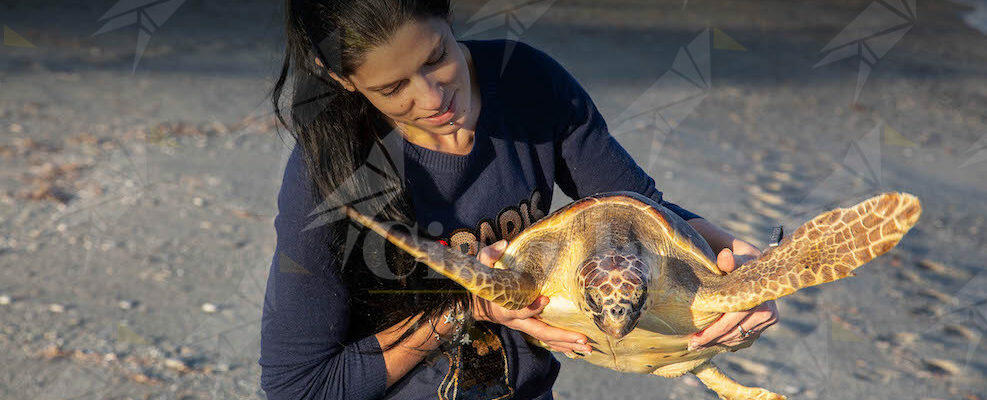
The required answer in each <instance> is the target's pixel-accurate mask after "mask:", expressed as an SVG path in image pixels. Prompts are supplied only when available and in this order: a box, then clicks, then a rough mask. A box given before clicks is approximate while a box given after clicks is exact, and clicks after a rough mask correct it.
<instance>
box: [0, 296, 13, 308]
mask: <svg viewBox="0 0 987 400" xmlns="http://www.w3.org/2000/svg"><path fill="white" fill-rule="evenodd" d="M11 301H13V300H11V298H10V296H7V295H3V296H0V306H5V305H8V304H10V302H11Z"/></svg>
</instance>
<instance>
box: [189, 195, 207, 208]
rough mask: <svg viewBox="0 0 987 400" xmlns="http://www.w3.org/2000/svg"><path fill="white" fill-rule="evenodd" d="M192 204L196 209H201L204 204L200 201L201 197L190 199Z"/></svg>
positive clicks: (203, 201)
mask: <svg viewBox="0 0 987 400" xmlns="http://www.w3.org/2000/svg"><path fill="white" fill-rule="evenodd" d="M192 204H194V205H195V206H196V207H202V205H203V204H205V200H202V198H201V197H196V198H194V199H192Z"/></svg>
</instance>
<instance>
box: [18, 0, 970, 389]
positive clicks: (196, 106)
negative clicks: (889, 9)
mask: <svg viewBox="0 0 987 400" xmlns="http://www.w3.org/2000/svg"><path fill="white" fill-rule="evenodd" d="M539 4H541V5H543V6H544V7H541V8H539V7H538V5H539ZM875 4H877V5H875ZM111 5H112V4H111V3H106V2H103V3H101V4H93V5H75V6H65V5H61V4H57V3H56V2H50V1H44V2H18V3H17V4H9V5H7V4H5V5H4V8H5V10H4V13H3V18H2V19H0V23H2V24H4V25H5V26H6V29H5V41H4V43H5V46H4V47H3V51H2V52H0V66H2V68H0V132H2V135H0V232H2V234H0V266H2V268H0V364H2V365H4V368H2V369H0V397H2V398H39V399H46V398H100V399H102V398H120V399H124V398H162V399H164V398H168V399H172V398H183V399H200V398H201V399H205V398H259V397H262V394H261V392H260V390H259V374H260V368H259V367H258V366H257V363H256V361H257V357H258V349H259V319H260V305H261V301H262V299H263V290H264V285H265V281H266V277H267V270H268V268H269V266H270V260H271V256H272V253H273V248H274V240H275V237H274V230H273V226H272V222H273V218H274V215H275V212H276V204H275V200H276V194H277V189H278V186H279V183H280V178H281V172H282V168H283V165H284V161H285V156H286V154H287V153H286V152H287V151H288V150H289V147H287V146H286V145H285V144H284V143H282V142H281V141H280V140H279V139H278V137H277V136H276V135H275V134H274V130H273V127H274V124H273V121H272V120H271V117H270V107H269V106H268V102H267V100H266V98H265V95H266V91H267V90H268V89H269V88H270V86H271V83H272V81H273V76H274V75H273V74H274V72H275V71H276V70H277V68H278V65H279V64H278V61H279V59H278V57H279V53H280V49H279V40H280V39H279V38H280V33H279V31H280V25H279V21H280V14H279V11H278V10H277V7H276V6H273V5H269V4H265V3H262V2H250V3H242V2H186V3H183V4H180V7H179V8H178V9H177V10H176V11H175V13H174V14H173V15H172V16H171V17H170V18H168V19H167V20H166V21H165V22H164V23H162V24H159V25H160V26H158V27H157V28H156V30H155V31H154V32H153V34H152V35H151V38H150V40H149V42H148V44H147V47H146V49H145V51H144V52H143V53H142V56H141V57H140V59H139V62H138V63H137V66H136V68H134V64H135V46H136V41H137V36H138V34H137V30H136V27H135V26H130V27H126V28H121V29H118V30H114V31H111V32H107V33H103V34H100V35H96V36H93V33H94V32H96V31H97V30H99V29H100V27H102V26H103V24H104V23H105V22H106V21H100V18H101V17H102V16H103V15H104V14H105V13H106V12H107V10H109V7H110V6H111ZM483 6H484V3H483V2H456V3H455V10H456V20H455V21H456V22H455V24H454V27H455V29H456V31H457V32H458V33H459V34H460V37H461V38H463V39H468V38H494V37H511V38H520V39H521V40H523V41H525V42H527V43H529V44H532V45H534V46H535V47H537V48H539V49H542V50H543V51H545V52H547V53H548V54H550V55H552V56H553V57H555V58H556V59H557V60H558V61H559V62H560V63H562V64H563V65H564V66H565V67H566V68H567V69H568V70H569V71H570V72H571V73H572V74H573V75H574V76H575V77H576V78H577V80H578V81H579V82H580V83H581V84H582V85H583V86H584V88H585V89H586V90H587V91H588V92H589V93H590V95H591V96H592V97H593V99H594V101H595V102H596V104H597V106H598V107H599V109H600V111H601V113H602V114H603V115H604V117H605V118H606V120H607V122H608V126H610V128H611V131H612V132H614V134H615V135H616V136H617V137H618V140H620V141H621V143H623V144H624V145H625V146H626V147H627V148H628V150H629V151H630V152H631V153H632V155H634V156H635V158H636V159H637V160H638V161H639V163H640V164H641V165H642V167H645V168H646V170H647V171H648V172H649V173H650V174H651V175H652V176H653V177H654V178H655V180H656V181H657V184H658V187H659V188H660V189H661V190H663V191H664V192H665V193H666V196H667V198H668V199H669V200H672V201H674V202H677V203H678V204H680V205H682V206H684V207H686V208H688V209H690V210H693V211H695V212H697V213H699V214H701V215H703V216H704V217H706V218H707V219H709V220H711V221H713V222H714V223H717V224H719V225H721V226H723V227H725V228H727V229H729V230H730V231H731V232H734V233H735V234H736V235H738V236H740V237H743V238H746V239H748V240H750V241H752V242H753V243H755V244H757V245H759V246H762V247H763V246H764V245H765V240H766V239H767V237H768V236H769V233H770V229H771V227H772V226H774V225H779V224H781V225H784V226H785V227H786V229H787V230H788V231H789V232H791V231H793V230H794V228H795V227H797V226H798V224H799V223H801V222H802V221H804V220H805V219H807V218H808V217H810V216H812V215H814V214H815V213H817V212H819V211H822V210H824V209H827V208H830V207H832V206H836V205H849V204H853V203H855V202H856V201H859V200H861V199H863V198H865V197H869V196H870V195H873V194H876V193H879V192H882V191H892V190H893V191H905V192H909V193H913V194H915V195H917V196H919V198H920V199H921V200H922V202H923V206H924V212H923V215H922V219H921V221H920V222H919V223H918V225H917V226H916V227H915V228H914V229H913V230H912V231H911V233H909V234H908V235H907V236H906V237H905V238H904V239H903V240H902V241H901V243H900V244H899V245H898V246H897V247H896V248H894V249H893V250H892V251H891V252H890V253H889V254H887V255H885V256H883V257H881V258H879V259H877V260H875V261H873V262H871V263H870V264H868V265H867V266H865V267H864V268H862V269H861V270H859V273H858V276H857V277H856V278H852V279H847V280H843V281H839V282H836V283H831V284H827V285H824V286H822V287H817V288H812V289H807V290H803V291H801V292H799V293H797V294H795V295H792V296H789V297H787V298H785V299H782V300H780V301H779V302H778V304H779V308H780V311H781V322H780V323H779V324H778V325H776V326H775V327H773V328H771V329H770V330H768V331H767V332H766V333H765V334H763V335H762V337H761V339H760V340H759V341H758V343H756V344H755V345H754V346H753V347H751V348H749V349H745V350H743V351H740V352H737V353H731V354H727V355H725V356H722V357H719V358H718V360H719V361H720V365H721V366H722V367H724V370H725V371H727V372H728V373H729V374H730V375H732V376H734V377H735V378H736V379H737V380H739V381H740V382H742V383H745V384H751V385H762V386H764V387H766V388H769V389H771V390H774V391H777V392H779V393H782V394H786V395H789V396H790V397H792V398H806V399H827V398H829V399H844V398H848V399H868V398H873V399H885V398H887V399H936V398H941V399H946V398H949V399H980V398H984V397H987V394H985V393H987V383H985V382H987V376H985V375H987V359H985V358H984V356H983V354H984V352H983V347H984V343H983V342H984V341H983V340H982V337H983V336H984V334H985V332H987V320H985V317H984V316H985V312H987V309H985V306H984V305H983V303H984V299H985V298H987V289H985V288H987V272H985V270H984V262H983V260H984V259H987V251H985V250H984V249H985V241H987V240H985V234H984V232H985V230H987V224H985V218H987V205H985V202H984V201H983V199H984V198H985V197H987V183H985V180H984V176H987V135H985V134H987V128H985V126H987V111H985V110H987V107H985V106H987V85H985V84H984V83H985V77H987V46H985V44H987V41H985V39H984V36H982V35H981V33H980V32H978V31H977V30H975V29H972V28H970V27H967V26H966V25H964V24H963V20H962V14H963V12H965V10H968V8H966V7H964V6H961V5H956V4H952V3H935V4H933V3H927V2H919V4H918V6H917V9H916V10H914V12H910V13H909V12H903V13H901V14H900V15H899V14H896V15H899V17H897V18H899V19H897V20H895V19H894V18H891V17H887V15H888V14H887V13H884V14H880V12H879V11H880V10H877V11H876V12H878V13H877V14H873V13H872V14H870V15H871V16H866V17H860V20H861V21H863V28H860V30H859V32H863V33H854V34H857V36H853V35H850V39H849V40H856V39H859V38H863V37H868V36H867V35H868V33H867V32H868V30H867V29H870V28H873V27H877V28H875V29H877V31H881V30H884V29H885V28H887V26H893V27H898V28H899V29H903V30H904V32H903V35H902V36H901V37H900V38H899V39H898V40H897V41H890V43H892V45H891V46H890V47H888V48H887V49H885V50H886V51H883V52H882V53H883V54H882V55H881V56H880V57H878V60H877V61H876V63H874V64H873V67H872V70H871V72H870V74H869V75H868V76H867V77H866V80H865V82H864V83H863V84H862V85H861V86H860V89H859V94H857V92H858V76H859V75H858V71H859V69H860V57H858V56H856V53H853V54H852V55H851V57H848V58H844V59H841V60H837V61H833V62H829V63H820V62H821V61H822V60H824V58H825V57H826V56H827V55H829V54H830V53H831V52H832V51H836V50H826V51H822V50H823V49H824V48H825V47H826V46H827V44H829V43H830V42H831V41H832V40H834V38H841V37H842V36H840V35H839V34H840V32H841V30H843V29H844V28H845V27H847V26H848V24H850V23H851V21H854V20H855V18H857V17H858V15H863V14H865V13H867V12H868V10H869V9H870V8H869V7H883V6H881V5H880V4H878V3H870V2H865V1H853V2H813V3H808V4H803V3H791V2H781V1H776V2H729V3H724V2H711V1H685V2H669V3H662V4H659V5H656V4H654V2H650V1H638V2H632V1H626V2H609V3H606V4H602V2H592V1H566V2H551V1H548V2H540V3H536V4H534V5H532V6H529V7H524V8H520V9H518V10H517V11H516V12H515V13H514V17H515V18H514V19H512V21H513V22H511V24H512V25H510V26H512V29H507V28H505V25H504V24H503V23H493V22H490V27H492V29H489V30H485V27H487V25H485V24H486V23H488V22H489V21H494V20H492V19H490V20H487V19H485V16H486V15H485V14H484V11H483V8H482V7H483ZM487 7H493V8H495V9H496V8H497V7H496V3H491V4H490V5H488V6H487ZM873 15H878V16H877V17H874V16H873ZM905 17H908V18H911V19H908V18H905ZM492 18H501V19H503V18H505V17H504V16H500V17H497V16H494V17H492ZM887 21H891V22H892V23H891V25H882V24H885V23H886V22H887ZM902 21H904V22H902ZM850 30H851V31H853V30H856V27H854V28H853V29H850ZM14 34H16V36H15V35H14ZM882 40H883V39H875V40H872V41H871V43H870V44H869V46H871V48H872V51H873V49H874V48H878V47H880V46H879V44H880V43H889V42H888V41H882ZM839 44H840V43H837V45H839ZM683 48H686V49H689V51H683V50H682V49H683ZM817 64H822V65H818V66H817ZM855 98H856V101H855ZM656 121H657V122H656ZM554 200H555V201H554V206H556V207H557V206H560V205H562V204H565V202H566V201H567V199H565V198H564V195H562V194H561V193H556V196H555V199H554ZM559 358H560V360H561V361H562V363H563V367H562V371H561V373H560V376H559V379H558V381H557V384H556V386H555V393H556V398H558V399H600V398H608V399H623V398H670V399H697V398H704V399H713V398H715V395H714V394H713V393H712V392H710V391H708V390H706V389H705V388H704V387H702V386H701V385H700V384H699V383H698V382H697V380H695V379H694V378H690V377H683V378H677V379H664V378H658V377H653V376H644V375H632V374H618V373H616V372H613V371H610V370H606V369H603V368H599V367H596V366H593V365H590V364H587V363H582V362H578V361H570V360H568V359H566V358H565V357H562V356H559Z"/></svg>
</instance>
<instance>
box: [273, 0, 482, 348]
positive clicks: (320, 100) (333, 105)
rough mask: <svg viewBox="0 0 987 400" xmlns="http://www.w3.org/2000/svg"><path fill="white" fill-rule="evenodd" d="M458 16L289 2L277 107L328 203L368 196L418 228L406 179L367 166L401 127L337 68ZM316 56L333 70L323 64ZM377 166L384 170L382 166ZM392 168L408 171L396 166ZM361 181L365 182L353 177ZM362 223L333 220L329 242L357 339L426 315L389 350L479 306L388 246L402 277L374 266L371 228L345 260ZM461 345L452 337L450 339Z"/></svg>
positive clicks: (406, 2)
mask: <svg viewBox="0 0 987 400" xmlns="http://www.w3.org/2000/svg"><path fill="white" fill-rule="evenodd" d="M449 13H450V10H449V0H359V1H347V0H336V1H333V0H286V1H285V15H286V20H285V28H286V29H285V40H286V42H287V46H286V49H285V54H284V61H283V64H282V67H281V73H280V76H279V77H278V80H277V82H276V84H275V86H274V89H273V91H272V95H271V98H272V102H273V104H274V111H275V114H276V115H277V117H278V119H279V120H280V121H281V123H282V125H284V127H285V128H286V129H287V131H288V132H290V134H291V136H292V137H293V138H294V140H295V143H296V144H297V146H298V147H299V148H300V150H301V154H302V157H303V159H304V161H305V164H306V168H307V172H308V176H309V177H310V179H311V181H312V183H313V187H314V188H315V192H317V193H316V194H317V195H318V196H319V197H320V200H321V199H330V198H332V199H354V200H355V199H359V201H360V203H361V204H362V205H363V206H364V208H363V209H369V210H375V211H376V210H380V211H379V212H378V213H377V215H376V217H377V219H378V220H382V221H395V222H400V223H402V224H405V225H406V226H415V223H414V222H415V217H414V212H413V207H412V204H411V200H410V199H411V197H410V196H409V195H408V190H407V187H405V180H404V177H403V176H398V177H397V179H390V180H386V182H385V183H384V184H381V183H380V182H379V181H376V182H372V181H371V180H369V179H365V177H362V176H360V174H359V173H358V170H360V169H361V168H365V167H367V166H368V163H367V160H368V158H369V157H370V155H371V153H373V152H374V151H384V152H385V154H387V153H386V151H387V150H386V147H385V146H384V145H383V142H382V139H383V138H384V137H385V136H386V135H388V134H390V133H391V130H392V127H391V126H390V124H389V123H388V121H387V120H386V116H384V115H383V114H382V113H381V112H380V111H379V110H377V109H376V107H374V106H373V104H371V103H370V101H369V100H367V98H366V97H365V96H363V95H362V94H361V93H359V92H350V91H348V90H346V89H345V88H344V87H342V86H341V85H340V84H339V83H338V82H336V81H335V80H334V79H332V78H331V77H330V76H329V74H328V71H329V70H331V71H333V72H334V73H335V74H336V75H338V76H339V77H342V78H345V77H347V76H349V75H351V74H352V73H353V72H354V71H355V70H356V68H357V67H358V66H359V65H360V63H361V61H362V56H364V55H365V54H366V52H367V51H369V50H370V49H372V48H373V47H375V46H379V45H382V44H384V43H386V42H387V41H388V40H389V39H390V37H391V36H392V35H393V34H394V32H395V31H397V29H398V28H400V27H401V26H402V25H403V24H405V23H407V22H410V21H421V20H425V19H428V18H441V19H443V20H445V21H449V17H450V14H449ZM316 60H319V61H321V62H322V64H323V66H324V67H323V66H318V65H317V64H316V62H315V61H316ZM289 80H290V82H291V83H290V85H291V87H292V89H293V92H292V93H291V95H290V97H291V106H290V110H288V111H290V119H288V120H286V118H285V115H284V110H283V107H282V105H281V104H280V102H281V98H282V96H283V93H284V89H285V86H286V85H288V82H289ZM279 133H280V131H279ZM398 151H401V149H400V147H399V148H398ZM391 155H393V154H391ZM387 158H388V159H389V160H392V158H390V157H387ZM402 159H403V158H402ZM370 167H371V169H373V170H374V171H377V169H380V167H381V166H379V165H378V166H370ZM391 167H396V170H401V169H402V166H394V165H393V164H392V165H391ZM374 168H376V169H374ZM377 172H380V171H377ZM354 180H356V182H357V184H356V185H353V184H352V182H353V181H354ZM348 181H349V182H348ZM368 185H369V186H375V185H380V186H389V185H394V186H396V187H397V189H396V190H395V191H394V192H393V193H388V194H387V195H378V196H366V195H365V193H374V192H375V191H378V190H379V191H380V192H386V191H387V190H386V188H385V187H379V188H378V187H372V188H369V190H367V189H368V188H367V186H368ZM361 191H362V192H363V193H358V192H361ZM378 194H380V193H378ZM317 204H318V203H317ZM368 204H369V205H368ZM339 205H341V204H339ZM354 226H355V225H352V223H351V222H349V221H348V220H347V219H345V218H342V219H341V220H338V221H335V222H331V223H329V224H328V229H329V235H330V236H329V238H330V243H327V245H328V246H329V249H330V250H331V252H332V255H333V258H332V259H333V260H334V261H335V262H334V263H333V264H334V265H335V266H337V267H338V268H339V270H337V271H334V272H335V273H338V274H340V277H341V278H342V280H343V281H344V283H346V285H347V288H348V290H349V292H350V296H349V299H348V301H349V302H350V310H351V313H350V318H351V319H350V331H349V336H350V338H360V337H365V336H369V335H370V334H373V333H375V332H379V331H382V330H384V328H387V327H390V326H393V325H395V324H397V323H399V322H401V321H403V320H405V319H407V318H408V317H412V316H415V315H417V314H419V313H423V318H419V319H418V320H417V321H416V322H415V323H414V324H411V326H410V329H406V330H405V332H404V333H403V334H402V335H401V337H400V338H399V339H398V340H397V341H395V342H393V343H390V344H387V345H385V346H382V349H383V350H387V349H390V348H391V347H393V346H395V345H397V344H398V343H400V342H403V341H404V340H406V339H407V338H408V337H409V336H410V335H411V334H412V333H413V332H414V331H416V330H418V329H419V328H420V327H422V326H423V324H425V323H427V321H432V324H433V327H434V324H435V321H437V320H438V317H439V316H440V315H441V314H442V313H443V311H445V310H448V309H450V308H451V307H454V306H459V307H461V309H464V310H469V309H470V308H469V307H470V306H471V298H470V296H469V295H468V293H466V292H465V291H464V290H463V289H462V287H460V286H458V285H457V284H456V283H455V282H453V281H452V280H450V279H446V278H444V277H441V278H440V279H435V278H434V276H435V274H432V275H431V276H430V278H431V279H426V278H425V275H426V273H427V270H428V268H427V267H425V266H424V265H420V264H418V263H416V262H415V261H414V259H413V258H411V257H410V256H408V255H407V254H406V253H404V252H402V251H400V250H397V248H395V247H393V246H390V245H386V246H379V247H381V249H379V252H382V253H384V254H383V255H382V256H383V257H374V258H376V259H378V260H380V259H383V260H386V263H387V264H388V265H387V266H386V267H387V268H389V269H390V271H391V272H392V273H393V274H394V275H396V276H399V277H401V279H387V278H386V277H385V278H382V277H380V276H379V275H380V274H376V273H371V268H369V267H370V265H368V263H372V262H373V261H369V260H366V257H364V255H365V254H368V252H369V253H373V252H374V251H375V250H374V249H370V248H369V247H370V246H367V247H368V248H364V247H365V246H363V244H364V239H366V238H368V236H367V235H374V233H372V232H369V231H366V230H360V233H359V234H358V236H357V238H356V241H355V245H354V246H353V247H352V248H350V249H349V251H348V254H349V256H348V257H346V259H345V260H344V259H343V255H344V254H346V253H347V251H346V250H347V249H346V247H347V246H346V243H347V240H346V239H347V237H346V235H347V233H348V232H350V231H356V229H354V228H353V227H354ZM350 234H352V233H350ZM350 239H351V242H352V238H350ZM376 267H378V268H379V266H376ZM378 271H379V270H378ZM313 272H314V271H313ZM467 314H468V313H467ZM467 323H470V322H469V321H467ZM405 326H407V324H405ZM452 343H453V342H452V341H446V342H444V345H446V346H448V345H452ZM382 345H383V344H382Z"/></svg>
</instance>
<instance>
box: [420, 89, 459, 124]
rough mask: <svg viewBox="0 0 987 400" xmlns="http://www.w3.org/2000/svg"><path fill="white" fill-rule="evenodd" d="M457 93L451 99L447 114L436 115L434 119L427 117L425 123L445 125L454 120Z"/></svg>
mask: <svg viewBox="0 0 987 400" xmlns="http://www.w3.org/2000/svg"><path fill="white" fill-rule="evenodd" d="M455 101H456V93H453V94H452V97H450V98H449V109H448V110H446V112H444V113H442V114H439V115H436V116H434V117H427V118H425V121H428V122H431V123H433V124H444V123H447V122H449V121H450V120H451V119H452V116H453V114H455V113H456V103H455Z"/></svg>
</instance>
